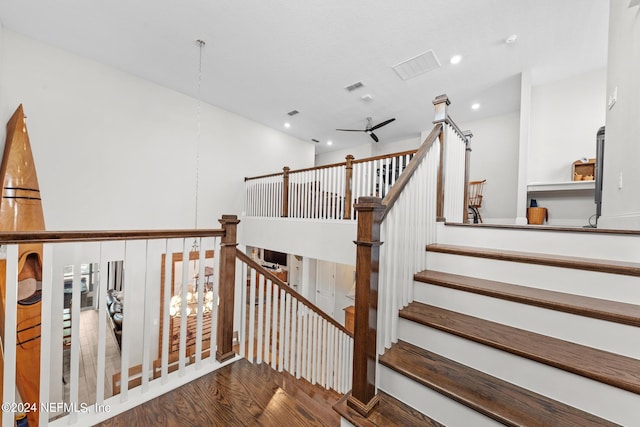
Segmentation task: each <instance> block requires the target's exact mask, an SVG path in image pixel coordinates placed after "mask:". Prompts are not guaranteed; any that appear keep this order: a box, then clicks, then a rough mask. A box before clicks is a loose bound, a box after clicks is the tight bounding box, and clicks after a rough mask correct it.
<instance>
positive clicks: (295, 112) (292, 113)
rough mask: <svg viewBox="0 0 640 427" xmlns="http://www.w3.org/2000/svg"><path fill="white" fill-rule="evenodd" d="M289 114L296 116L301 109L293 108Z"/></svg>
mask: <svg viewBox="0 0 640 427" xmlns="http://www.w3.org/2000/svg"><path fill="white" fill-rule="evenodd" d="M287 114H288V115H290V116H295V115H296V114H300V111H298V110H291V111H289V112H288V113H287Z"/></svg>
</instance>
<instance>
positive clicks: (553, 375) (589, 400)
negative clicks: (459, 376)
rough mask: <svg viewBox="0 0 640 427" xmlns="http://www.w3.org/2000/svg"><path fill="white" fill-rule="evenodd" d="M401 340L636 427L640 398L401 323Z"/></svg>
mask: <svg viewBox="0 0 640 427" xmlns="http://www.w3.org/2000/svg"><path fill="white" fill-rule="evenodd" d="M398 326H399V327H398V331H399V332H398V335H399V339H401V340H404V341H407V342H410V343H412V344H414V345H417V346H419V347H422V348H426V349H428V350H429V351H432V352H434V353H437V354H440V355H442V356H444V357H447V358H449V359H452V360H455V361H457V362H459V363H462V364H464V365H467V366H470V367H472V368H474V369H477V370H479V371H482V372H485V373H487V374H489V375H493V376H495V377H498V378H501V379H503V380H505V381H508V382H511V383H513V384H516V385H519V386H521V387H524V388H527V389H529V390H533V391H535V392H537V393H539V394H542V395H545V396H548V397H550V398H552V399H555V400H558V401H561V402H565V403H567V404H569V405H571V406H574V407H576V408H579V409H582V410H584V411H586V412H590V413H592V414H594V415H597V416H599V417H602V418H605V419H608V420H611V421H614V422H616V423H619V424H622V425H629V426H631V425H637V424H638V410H637V408H639V407H640V395H637V394H634V393H631V392H628V391H625V390H621V389H618V388H615V387H611V386H608V385H606V384H602V383H599V382H597V381H593V380H590V379H588V378H584V377H581V376H579V375H575V374H572V373H569V372H565V371H562V370H560V369H556V368H553V367H551V366H547V365H544V364H541V363H537V362H534V361H532V360H529V359H525V358H522V357H519V356H515V355H512V354H510V353H506V352H503V351H500V350H497V349H494V348H491V347H488V346H485V345H482V344H478V343H475V342H473V341H469V340H466V339H463V338H460V337H457V336H455V335H451V334H448V333H444V332H441V331H438V330H435V329H432V328H428V327H425V326H422V325H419V324H417V323H415V322H411V321H408V320H405V319H400V322H399V325H398Z"/></svg>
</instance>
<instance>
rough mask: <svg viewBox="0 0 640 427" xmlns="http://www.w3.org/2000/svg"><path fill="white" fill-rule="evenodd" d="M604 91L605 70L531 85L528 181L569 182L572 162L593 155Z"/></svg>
mask: <svg viewBox="0 0 640 427" xmlns="http://www.w3.org/2000/svg"><path fill="white" fill-rule="evenodd" d="M605 91H606V70H605V69H598V70H594V71H591V72H588V73H584V74H580V75H577V76H573V77H571V78H569V79H565V80H561V81H556V82H553V83H548V84H544V85H538V86H535V85H534V86H533V88H532V92H531V123H530V135H529V156H528V168H527V174H528V183H531V182H561V181H571V179H572V177H571V164H572V163H573V162H574V161H576V160H578V159H580V158H582V157H587V158H592V157H595V154H596V133H597V132H598V129H599V128H600V126H602V125H603V124H604V121H605V105H606V96H605Z"/></svg>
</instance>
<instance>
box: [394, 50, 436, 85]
mask: <svg viewBox="0 0 640 427" xmlns="http://www.w3.org/2000/svg"><path fill="white" fill-rule="evenodd" d="M436 68H440V61H438V58H436V54H435V53H433V50H428V51H426V52H424V53H421V54H420V55H418V56H414V57H413V58H411V59H407V60H406V61H403V62H401V63H399V64H396V65H394V66H393V70H394V71H395V72H396V73H398V76H399V77H400V78H401V79H402V80H409V79H412V78H414V77H417V76H419V75H420V74H424V73H427V72H429V71H432V70H435V69H436Z"/></svg>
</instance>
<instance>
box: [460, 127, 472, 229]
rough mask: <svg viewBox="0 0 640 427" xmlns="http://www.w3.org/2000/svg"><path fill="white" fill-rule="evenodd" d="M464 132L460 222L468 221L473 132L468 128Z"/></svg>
mask: <svg viewBox="0 0 640 427" xmlns="http://www.w3.org/2000/svg"><path fill="white" fill-rule="evenodd" d="M463 134H464V146H465V152H464V205H463V207H462V209H463V212H462V222H469V214H468V213H467V212H468V209H469V170H470V167H471V138H473V133H471V131H470V130H466V131H464V132H463Z"/></svg>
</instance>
